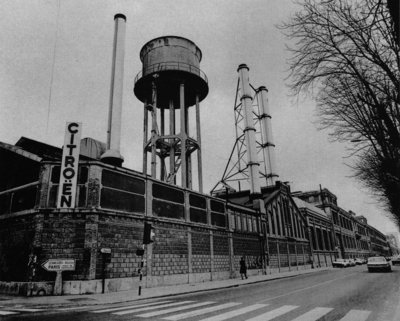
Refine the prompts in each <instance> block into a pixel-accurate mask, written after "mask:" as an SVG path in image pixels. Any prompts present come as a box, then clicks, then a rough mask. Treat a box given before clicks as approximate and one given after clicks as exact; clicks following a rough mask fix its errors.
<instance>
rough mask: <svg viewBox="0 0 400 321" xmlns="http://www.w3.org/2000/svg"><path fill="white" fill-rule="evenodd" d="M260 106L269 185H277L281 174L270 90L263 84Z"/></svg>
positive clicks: (259, 99)
mask: <svg viewBox="0 0 400 321" xmlns="http://www.w3.org/2000/svg"><path fill="white" fill-rule="evenodd" d="M257 100H258V106H259V108H260V116H259V117H260V122H261V132H262V141H263V146H262V147H263V155H264V160H265V163H266V164H265V165H266V170H267V172H266V175H267V185H275V181H276V178H277V177H279V175H278V174H277V172H276V160H275V144H274V143H273V136H272V125H271V115H270V110H269V103H268V90H267V88H265V87H264V86H261V87H260V88H258V90H257Z"/></svg>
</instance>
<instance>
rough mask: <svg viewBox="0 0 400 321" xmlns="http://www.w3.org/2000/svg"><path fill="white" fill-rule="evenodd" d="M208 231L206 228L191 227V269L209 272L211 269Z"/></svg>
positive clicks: (194, 271)
mask: <svg viewBox="0 0 400 321" xmlns="http://www.w3.org/2000/svg"><path fill="white" fill-rule="evenodd" d="M210 255H211V246H210V232H209V231H208V230H206V229H196V228H193V229H192V271H193V273H205V272H210V269H211V256H210Z"/></svg>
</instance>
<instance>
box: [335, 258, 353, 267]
mask: <svg viewBox="0 0 400 321" xmlns="http://www.w3.org/2000/svg"><path fill="white" fill-rule="evenodd" d="M332 266H333V267H340V268H344V267H348V266H349V262H347V260H345V259H336V260H335V261H333V262H332Z"/></svg>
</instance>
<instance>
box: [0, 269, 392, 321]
mask: <svg viewBox="0 0 400 321" xmlns="http://www.w3.org/2000/svg"><path fill="white" fill-rule="evenodd" d="M0 318H3V319H4V320H7V321H11V320H21V321H22V320H23V321H27V320H44V321H50V320H51V321H55V320H57V321H61V320H62V321H66V320H86V321H88V320H96V321H97V320H119V321H123V320H130V321H132V320H142V321H147V320H170V321H174V320H190V321H195V320H196V321H199V320H207V321H220V320H251V321H256V320H260V321H268V320H274V321H315V320H326V321H328V320H342V321H366V320H368V321H373V320H374V321H395V320H396V321H399V320H400V267H393V272H392V273H368V272H367V269H366V266H365V265H363V266H356V267H351V268H346V269H334V270H328V271H323V272H319V273H313V274H307V275H302V276H296V277H291V278H286V279H280V280H273V281H268V282H263V283H257V284H249V285H240V280H238V286H237V287H234V288H229V289H220V290H214V291H208V292H200V293H193V294H189V295H180V296H171V297H166V298H161V299H160V298H159V299H157V300H145V301H136V302H132V303H126V304H114V305H107V306H102V307H98V306H97V307H90V306H87V307H80V308H79V309H77V310H74V309H70V310H64V311H61V310H46V311H42V312H32V313H29V312H26V313H19V314H18V315H9V316H3V317H0Z"/></svg>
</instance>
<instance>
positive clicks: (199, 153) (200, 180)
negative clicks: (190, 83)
mask: <svg viewBox="0 0 400 321" xmlns="http://www.w3.org/2000/svg"><path fill="white" fill-rule="evenodd" d="M196 133H197V143H198V144H199V146H201V133H200V104H199V95H196ZM201 164H202V160H201V148H199V149H198V150H197V171H198V173H197V174H198V177H199V192H200V193H203V170H202V167H201Z"/></svg>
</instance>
